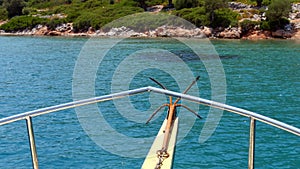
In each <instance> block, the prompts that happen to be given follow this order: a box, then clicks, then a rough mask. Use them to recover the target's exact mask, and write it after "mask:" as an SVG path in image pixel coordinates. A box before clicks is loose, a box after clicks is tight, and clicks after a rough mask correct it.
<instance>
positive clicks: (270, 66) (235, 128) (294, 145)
mask: <svg viewBox="0 0 300 169" xmlns="http://www.w3.org/2000/svg"><path fill="white" fill-rule="evenodd" d="M87 41H88V39H85V38H38V37H0V74H1V76H0V107H1V110H0V118H4V117H7V116H10V115H14V114H18V113H22V112H26V111H30V110H35V109H38V108H43V107H47V106H52V105H56V104H61V103H65V102H70V101H72V100H73V98H72V80H73V71H74V68H75V64H76V61H77V59H78V56H79V55H80V52H81V49H82V47H83V46H84V45H85V43H86V42H87ZM99 41H101V42H104V43H105V42H106V41H109V39H99ZM211 42H212V44H213V46H214V47H215V49H216V51H217V52H218V53H219V55H220V58H221V61H222V64H223V67H224V71H225V75H226V81H227V93H226V103H227V104H229V105H233V106H237V107H241V108H245V109H249V110H251V111H254V112H258V113H261V114H263V115H266V116H269V117H271V118H274V119H277V120H280V121H283V122H285V123H288V124H291V125H294V126H296V127H298V128H299V127H300V125H299V121H300V112H299V111H300V42H297V41H290V40H282V41H281V40H266V41H243V40H233V41H232V40H212V41H211ZM147 48H162V49H165V50H169V51H171V52H173V53H175V54H177V55H179V56H181V57H182V59H183V60H184V61H185V62H186V63H187V65H188V66H189V67H190V68H191V69H192V71H193V72H194V74H195V75H200V76H201V79H200V81H199V82H198V86H199V90H200V95H201V96H202V97H204V98H207V99H210V97H211V96H210V95H211V94H210V85H209V84H210V83H209V77H208V75H207V73H206V72H205V69H204V67H203V65H202V64H198V62H199V61H197V59H195V57H194V55H193V54H192V53H191V51H190V50H188V49H187V48H186V47H185V46H182V45H178V43H175V42H174V41H172V40H169V39H127V40H124V41H122V43H121V44H120V45H118V46H116V47H115V49H114V50H112V51H111V52H110V53H108V55H109V56H110V57H107V58H105V62H104V63H103V64H102V65H100V67H101V69H100V68H99V70H98V73H97V77H96V82H95V88H96V95H102V94H108V93H109V92H110V90H108V88H109V87H110V86H109V85H110V83H109V79H110V78H111V76H112V74H111V73H112V72H113V70H114V69H115V68H116V67H117V66H118V64H119V63H118V61H116V60H118V59H116V58H114V57H115V56H117V57H118V58H120V57H121V58H122V57H126V56H127V55H128V53H130V52H132V51H137V50H138V49H147ZM145 60H147V58H145ZM105 63H109V64H105ZM170 65H172V64H170ZM174 69H177V68H176V67H174ZM157 74H159V76H157ZM148 76H154V77H156V76H157V77H156V78H159V79H160V80H161V81H162V82H163V83H164V84H166V85H167V86H168V87H170V88H171V89H172V90H178V86H176V84H175V80H174V79H172V78H171V77H170V76H168V74H166V73H163V72H160V71H157V70H152V69H149V70H147V71H145V72H141V73H140V74H138V75H137V77H136V78H134V80H135V81H134V82H132V85H131V88H135V87H142V86H148V85H155V84H154V83H152V82H151V81H150V80H148V78H147V77H148ZM172 84H174V85H172ZM98 106H99V107H100V108H102V109H103V110H104V112H105V118H106V119H107V121H108V122H109V123H110V124H111V126H112V127H113V128H115V129H116V130H117V131H118V132H120V133H123V134H125V135H127V136H130V137H136V138H139V137H144V136H145V135H146V136H154V135H155V134H156V132H157V131H158V129H159V127H160V124H161V122H162V119H163V118H164V116H163V115H160V116H159V118H157V119H156V120H154V122H153V123H152V124H150V125H148V126H145V125H144V124H142V123H138V124H134V123H133V122H132V121H129V120H126V119H124V118H123V117H120V114H117V113H115V112H116V111H115V108H114V106H113V104H111V103H110V102H107V103H101V104H99V105H98ZM135 106H136V107H137V109H147V108H148V107H149V103H147V101H146V102H138V103H137V104H136V105H135ZM158 106H160V105H159V104H158V105H157V107H158ZM207 110H208V109H207V108H205V107H202V106H201V107H200V111H199V113H200V114H201V115H202V116H203V117H204V119H203V120H196V122H195V124H194V125H193V128H192V129H191V130H190V132H189V133H188V134H187V136H186V137H185V138H184V139H183V140H182V141H181V142H180V143H179V144H177V149H176V155H175V160H174V167H173V168H214V169H220V168H221V169H222V168H224V169H225V168H247V158H248V138H249V137H248V134H249V120H248V119H247V118H245V117H241V116H239V115H236V114H231V113H228V112H224V114H223V116H222V119H221V121H220V123H219V125H218V127H217V129H216V131H215V132H214V134H213V135H212V136H211V137H210V138H209V140H207V141H206V142H204V143H202V144H199V143H198V138H199V134H200V131H201V129H202V128H203V125H204V123H205V120H206V116H207ZM146 120H147V119H145V121H146ZM33 123H34V130H35V137H36V143H37V152H38V158H39V165H40V168H140V167H141V165H142V163H143V158H128V157H121V156H118V155H115V154H112V153H110V152H108V151H105V150H103V149H102V148H101V147H100V146H98V145H97V144H96V143H95V142H93V140H92V139H91V138H90V137H89V136H88V134H86V133H85V132H84V130H83V129H82V127H81V125H80V123H79V121H78V119H77V115H76V113H75V111H74V109H70V110H67V111H61V112H56V113H52V114H47V115H43V116H40V117H35V118H34V119H33ZM25 126H26V124H25V121H19V122H15V123H11V124H7V125H4V126H0V145H1V146H0V159H1V160H0V168H31V156H30V149H29V144H28V138H27V130H26V127H25ZM256 141H257V142H256V143H257V144H256V158H255V166H256V168H280V169H281V168H286V169H290V168H300V138H299V137H297V136H295V135H292V134H289V133H287V132H285V131H282V130H279V129H276V128H274V127H271V126H268V125H266V124H263V123H260V122H258V123H257V137H256ZM124 147H126V145H124Z"/></svg>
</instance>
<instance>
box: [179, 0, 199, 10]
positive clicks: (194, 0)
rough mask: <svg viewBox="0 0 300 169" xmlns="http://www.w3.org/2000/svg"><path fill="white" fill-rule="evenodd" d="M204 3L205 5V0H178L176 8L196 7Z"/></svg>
mask: <svg viewBox="0 0 300 169" xmlns="http://www.w3.org/2000/svg"><path fill="white" fill-rule="evenodd" d="M203 5H204V1H202V0H176V2H175V8H176V9H177V10H180V9H183V8H195V7H198V6H203Z"/></svg>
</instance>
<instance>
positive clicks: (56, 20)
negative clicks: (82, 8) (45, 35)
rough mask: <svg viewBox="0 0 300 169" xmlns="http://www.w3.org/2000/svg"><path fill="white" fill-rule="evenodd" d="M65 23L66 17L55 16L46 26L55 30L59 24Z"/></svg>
mask: <svg viewBox="0 0 300 169" xmlns="http://www.w3.org/2000/svg"><path fill="white" fill-rule="evenodd" d="M63 23H66V20H65V19H59V18H53V19H51V20H49V21H48V22H47V23H46V26H47V27H48V28H49V29H50V30H54V29H55V28H56V27H57V26H59V25H62V24H63Z"/></svg>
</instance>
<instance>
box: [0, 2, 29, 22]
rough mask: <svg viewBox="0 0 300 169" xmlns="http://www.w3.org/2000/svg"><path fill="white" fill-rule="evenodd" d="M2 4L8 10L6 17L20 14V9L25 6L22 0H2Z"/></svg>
mask: <svg viewBox="0 0 300 169" xmlns="http://www.w3.org/2000/svg"><path fill="white" fill-rule="evenodd" d="M3 6H4V7H5V8H6V10H7V12H8V17H9V18H12V17H14V16H20V15H22V10H23V8H24V7H25V2H24V1H23V0H4V1H3Z"/></svg>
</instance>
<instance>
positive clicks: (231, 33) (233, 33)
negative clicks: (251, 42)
mask: <svg viewBox="0 0 300 169" xmlns="http://www.w3.org/2000/svg"><path fill="white" fill-rule="evenodd" d="M217 36H218V37H219V38H226V39H239V38H240V37H241V30H240V29H238V28H228V29H225V30H224V31H222V32H220V33H219V34H218V35H217Z"/></svg>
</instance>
